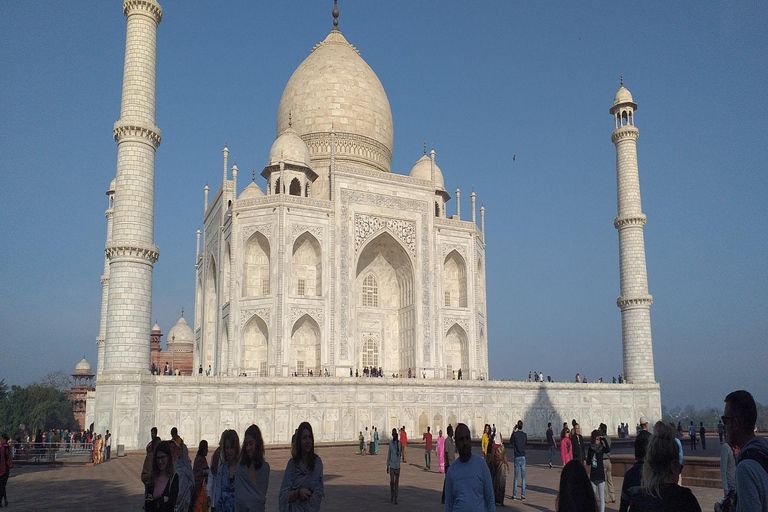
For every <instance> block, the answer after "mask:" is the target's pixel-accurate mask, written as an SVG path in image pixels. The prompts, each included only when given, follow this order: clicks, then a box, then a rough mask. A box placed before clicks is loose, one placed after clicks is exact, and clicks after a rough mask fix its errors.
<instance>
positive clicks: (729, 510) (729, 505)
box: [715, 448, 768, 512]
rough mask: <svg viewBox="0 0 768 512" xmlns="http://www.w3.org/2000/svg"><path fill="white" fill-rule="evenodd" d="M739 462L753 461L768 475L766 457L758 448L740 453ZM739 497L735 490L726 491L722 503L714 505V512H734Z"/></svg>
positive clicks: (767, 459) (767, 458) (767, 460)
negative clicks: (726, 493)
mask: <svg viewBox="0 0 768 512" xmlns="http://www.w3.org/2000/svg"><path fill="white" fill-rule="evenodd" d="M739 457H740V458H741V460H740V461H739V462H740V463H741V462H743V461H745V460H754V461H756V462H757V463H759V464H760V466H762V468H763V471H765V472H766V473H768V456H766V454H765V453H763V452H762V451H760V449H758V448H750V449H747V450H745V451H742V452H741V453H740V454H739ZM738 503H739V497H738V495H737V494H736V490H735V489H731V490H730V491H728V495H727V496H726V497H725V499H724V500H723V502H722V503H715V511H716V512H735V511H736V509H737V508H738Z"/></svg>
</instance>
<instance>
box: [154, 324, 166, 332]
mask: <svg viewBox="0 0 768 512" xmlns="http://www.w3.org/2000/svg"><path fill="white" fill-rule="evenodd" d="M161 332H163V331H161V330H160V326H159V325H157V324H155V325H154V326H152V334H155V333H157V334H160V333H161Z"/></svg>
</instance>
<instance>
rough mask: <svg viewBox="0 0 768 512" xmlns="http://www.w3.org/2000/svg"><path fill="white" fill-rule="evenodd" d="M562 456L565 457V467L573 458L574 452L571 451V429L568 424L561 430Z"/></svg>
mask: <svg viewBox="0 0 768 512" xmlns="http://www.w3.org/2000/svg"><path fill="white" fill-rule="evenodd" d="M560 457H561V458H562V459H563V467H565V465H566V464H568V462H569V461H570V460H571V459H573V452H572V451H571V429H569V428H568V425H567V424H566V425H563V430H561V431H560Z"/></svg>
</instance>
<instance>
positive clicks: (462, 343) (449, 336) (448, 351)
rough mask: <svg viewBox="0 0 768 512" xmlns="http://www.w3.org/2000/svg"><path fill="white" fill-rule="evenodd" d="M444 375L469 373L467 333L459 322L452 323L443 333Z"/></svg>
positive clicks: (447, 376) (448, 376)
mask: <svg viewBox="0 0 768 512" xmlns="http://www.w3.org/2000/svg"><path fill="white" fill-rule="evenodd" d="M444 360H445V376H446V378H447V379H450V378H452V377H453V372H456V373H457V374H458V373H459V369H461V373H462V375H469V344H468V343H467V333H466V331H464V329H462V328H461V326H460V325H459V324H453V326H451V328H450V329H448V332H447V333H446V335H445V358H444Z"/></svg>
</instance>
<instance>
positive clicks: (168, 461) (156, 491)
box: [144, 441, 179, 512]
mask: <svg viewBox="0 0 768 512" xmlns="http://www.w3.org/2000/svg"><path fill="white" fill-rule="evenodd" d="M178 494H179V479H178V477H177V476H176V471H175V470H174V469H173V451H172V450H171V444H170V442H168V441H163V442H161V443H160V444H158V445H157V448H156V449H155V453H154V455H153V457H152V471H151V472H150V473H149V481H148V482H147V485H146V487H145V489H144V510H146V511H147V512H173V509H174V508H176V498H177V496H178Z"/></svg>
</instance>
